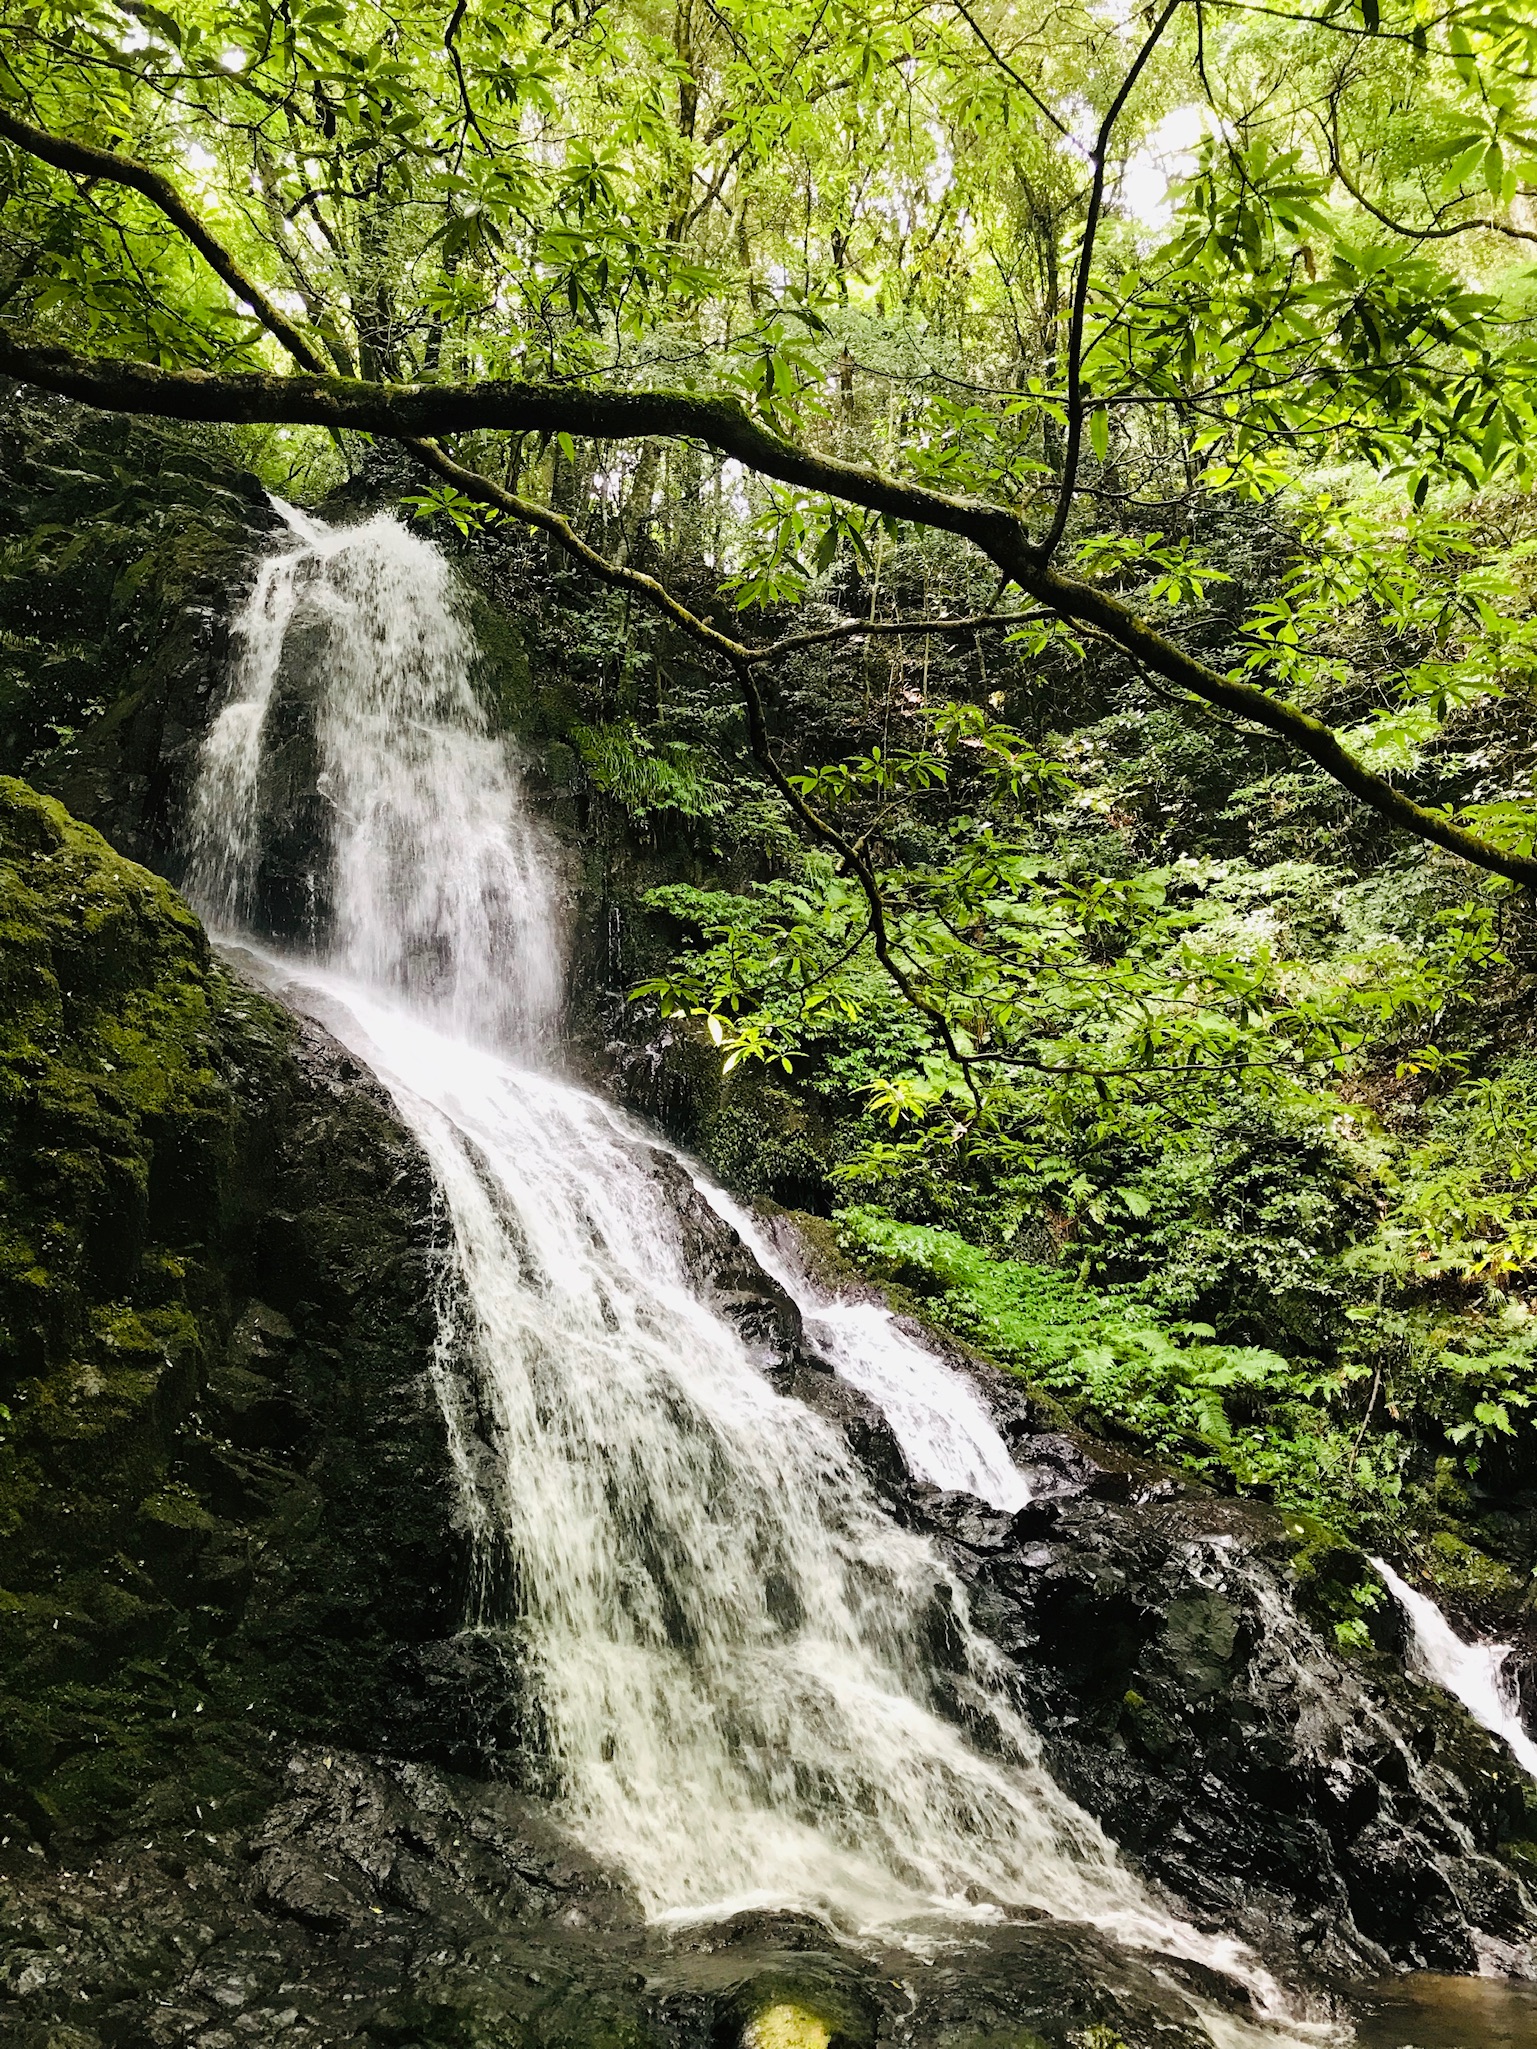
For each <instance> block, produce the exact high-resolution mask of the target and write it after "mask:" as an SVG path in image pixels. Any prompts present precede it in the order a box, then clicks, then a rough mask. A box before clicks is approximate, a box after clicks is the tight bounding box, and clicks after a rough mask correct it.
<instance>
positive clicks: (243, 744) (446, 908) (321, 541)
mask: <svg viewBox="0 0 1537 2049" xmlns="http://www.w3.org/2000/svg"><path fill="white" fill-rule="evenodd" d="M279 510H280V511H281V512H282V514H283V516H284V519H285V521H286V522H287V525H288V528H289V535H290V538H289V539H288V541H287V542H286V544H280V545H279V546H278V547H276V548H275V549H274V550H273V551H272V552H271V553H269V554H268V555H267V556H266V557H265V558H264V559H263V560H262V561H261V562H260V564H259V565H258V568H257V574H256V580H255V583H254V585H253V587H252V590H251V592H250V594H249V596H248V597H247V599H246V602H245V604H244V605H243V606H242V608H241V610H240V611H239V613H238V614H237V616H236V618H235V620H234V622H233V641H234V662H233V674H232V677H231V687H230V691H229V696H228V700H227V702H226V703H225V705H224V707H223V709H222V710H221V711H220V713H219V715H218V717H217V718H216V719H215V721H214V723H213V726H212V727H211V729H210V731H209V734H208V737H207V740H206V742H205V743H204V748H203V755H202V761H201V765H200V773H199V776H198V781H197V786H196V791H195V794H194V800H193V811H192V821H191V833H190V840H191V860H190V864H189V873H188V893H189V895H191V896H192V898H193V900H194V901H195V902H196V903H197V904H198V906H199V908H200V909H201V910H202V911H203V912H204V914H205V916H206V917H207V918H208V919H209V921H210V923H212V924H213V925H214V926H215V927H216V928H226V929H237V930H238V929H242V928H249V927H250V926H251V925H253V924H255V925H258V926H260V925H266V926H267V927H268V928H269V929H271V928H272V927H273V926H274V925H275V926H277V928H278V929H279V931H280V932H282V933H283V936H285V937H288V938H290V939H293V940H297V941H298V942H299V943H300V944H301V945H303V946H304V947H305V948H306V950H309V951H312V952H314V953H315V954H317V955H318V956H319V957H321V958H322V959H325V960H327V961H328V962H329V963H330V964H332V965H333V966H336V967H340V968H343V969H345V970H347V971H349V972H351V973H353V974H356V975H357V976H358V977H359V979H360V980H362V981H364V982H366V983H368V984H369V985H370V986H371V987H375V988H380V989H393V990H395V991H397V992H398V993H399V994H400V995H401V996H402V997H404V998H406V999H407V1000H409V1001H410V1002H411V1003H412V1004H413V1006H415V1007H416V1008H417V1009H419V1010H421V1011H424V1012H426V1013H429V1014H431V1015H432V1016H434V1017H436V1018H438V1019H439V1020H440V1021H441V1022H442V1023H443V1024H444V1025H445V1026H446V1027H447V1028H448V1029H450V1030H452V1031H455V1032H458V1033H460V1034H462V1035H464V1036H466V1037H468V1038H472V1039H474V1040H476V1041H477V1042H479V1043H482V1044H489V1045H499V1046H502V1047H504V1048H519V1049H522V1050H525V1051H526V1050H530V1049H532V1048H533V1047H535V1046H537V1045H539V1044H541V1043H543V1042H545V1041H547V1040H548V1039H549V1038H550V1036H551V1035H552V1033H553V1030H554V1023H555V1019H556V1016H557V1014H558V1011H559V1006H560V998H561V990H562V983H563V977H564V959H563V942H562V933H561V925H560V917H559V907H558V902H557V897H556V891H555V887H554V861H553V859H552V853H551V850H550V849H549V848H548V847H547V846H545V845H543V844H542V843H541V836H540V834H539V833H538V832H537V830H536V828H535V827H534V825H533V824H532V822H531V821H530V820H529V818H528V817H527V815H526V813H525V811H524V809H523V806H522V804H521V802H520V798H519V791H518V777H517V770H516V767H515V764H514V762H513V760H512V758H511V756H510V754H509V751H508V747H507V744H506V742H505V741H503V740H501V739H499V738H497V737H495V736H493V734H492V733H491V731H490V729H489V722H488V719H487V716H486V710H485V707H484V705H483V703H482V702H481V699H480V697H479V695H478V694H477V692H476V690H475V687H474V680H473V679H474V670H475V642H474V639H473V636H472V635H471V633H470V630H469V626H468V623H467V621H466V618H465V602H464V597H463V594H462V592H461V591H460V589H459V587H458V585H457V583H456V581H455V579H454V576H453V572H452V570H451V569H450V567H449V564H448V563H447V562H446V561H445V559H444V558H443V556H442V555H440V554H439V553H438V551H437V549H436V548H434V547H432V546H431V545H430V544H429V543H428V542H427V541H426V540H424V539H422V538H421V537H420V536H419V535H416V534H413V533H410V532H408V531H407V530H406V529H405V528H404V527H402V526H401V525H400V524H399V522H398V521H396V520H394V519H392V518H391V517H389V515H388V514H382V513H381V514H379V515H377V516H375V517H374V518H372V519H369V520H365V521H363V522H361V523H360V524H358V525H356V526H336V527H332V526H326V525H323V524H321V523H320V522H318V521H315V520H311V519H308V518H306V517H305V516H304V515H303V514H302V513H299V512H295V511H294V510H293V509H292V508H291V507H288V506H280V507H279ZM306 811H307V812H308V813H309V814H310V818H311V823H310V830H309V833H308V835H307V838H308V844H303V845H301V846H300V847H299V849H298V850H297V851H298V855H299V860H298V864H297V865H298V866H299V869H300V872H299V873H298V874H297V875H295V874H293V873H292V872H290V871H291V869H292V867H293V866H294V865H295V864H294V863H293V861H292V858H291V856H290V857H289V860H288V866H287V867H286V868H285V866H284V863H283V860H282V858H281V855H282V851H283V850H282V848H281V842H282V839H283V836H284V835H285V834H287V835H290V836H291V835H292V833H293V827H294V820H295V816H296V814H297V815H298V816H299V817H301V818H302V817H303V816H304V814H305V813H306ZM275 842H276V843H278V845H277V847H276V848H275V845H274V843H275ZM275 851H276V852H277V853H278V854H279V856H280V858H278V859H274V853H275ZM274 871H276V872H274ZM274 898H276V899H277V901H276V902H274Z"/></svg>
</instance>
